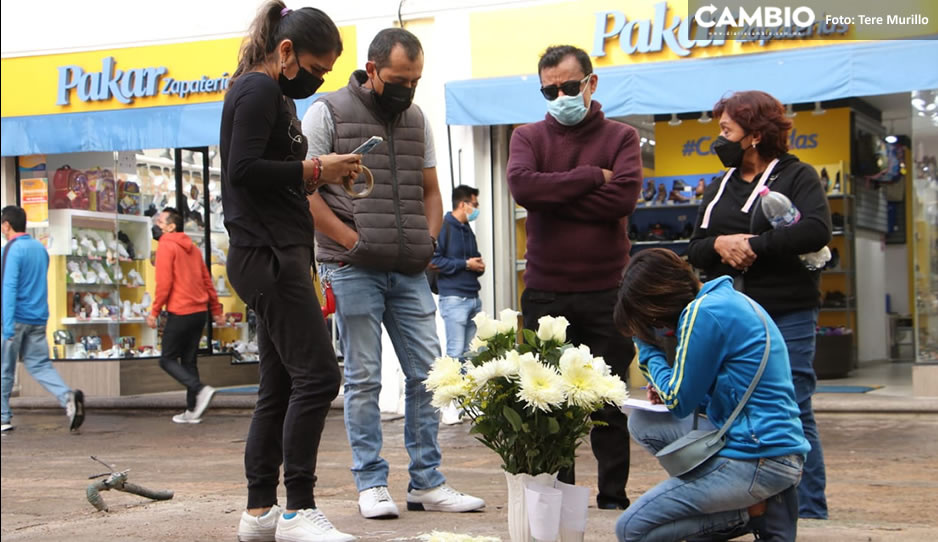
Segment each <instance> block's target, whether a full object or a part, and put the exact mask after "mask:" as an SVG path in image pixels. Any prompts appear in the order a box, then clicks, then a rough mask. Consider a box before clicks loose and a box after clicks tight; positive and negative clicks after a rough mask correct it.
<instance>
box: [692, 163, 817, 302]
mask: <svg viewBox="0 0 938 542" xmlns="http://www.w3.org/2000/svg"><path fill="white" fill-rule="evenodd" d="M761 176H762V172H759V174H758V175H756V177H755V178H754V179H753V181H752V182H751V183H749V182H746V181H744V180H742V178H741V177H740V174H739V170H738V169H737V170H736V171H734V172H733V174H732V175H731V176H730V178H729V181H728V182H727V183H726V188H725V189H724V190H723V194H722V196H720V199H719V200H718V201H717V203H716V205H714V207H713V210H712V212H711V215H710V224H709V227H707V228H702V227H701V223H702V221H703V218H704V215H705V212H706V209H707V207H708V206H709V205H710V202H711V201H713V199H714V198H716V196H717V193H718V191H719V189H720V184H721V181H722V177H721V178H720V180H719V181H715V182H713V183H711V184H710V186H708V187H707V189H706V191H705V192H704V198H703V201H702V202H701V204H700V211H699V212H698V213H697V224H696V227H695V228H694V235H693V236H692V237H691V242H690V246H689V247H688V251H687V256H688V259H689V260H690V263H691V264H692V265H694V266H695V267H697V268H699V269H701V270H702V271H703V272H704V273H705V274H706V275H707V278H708V279H714V278H717V277H719V276H721V275H731V276H733V277H736V276H738V275H740V272H739V271H737V270H735V269H733V268H732V267H730V266H729V265H727V264H724V263H722V262H721V259H720V255H719V254H717V252H716V250H714V248H713V243H714V240H716V238H717V237H718V236H720V235H731V234H735V233H752V234H755V235H756V237H753V238H752V239H750V240H749V244H750V246H751V247H752V250H753V251H754V252H755V253H756V256H757V257H756V261H755V262H753V264H752V266H751V267H750V268H749V270H748V271H746V273H745V274H744V275H743V285H744V291H745V293H746V294H747V295H749V296H750V297H752V298H753V299H755V300H756V301H757V302H759V304H761V305H762V306H763V307H765V309H766V310H767V311H769V312H770V313H773V314H779V313H784V312H789V311H794V310H800V309H810V308H815V307H817V306H818V305H819V303H820V291H819V289H818V282H819V278H820V272H819V271H809V270H808V269H807V268H806V267H805V266H804V264H802V263H801V260H799V259H798V255H799V254H804V253H807V252H814V251H816V250H820V249H821V248H822V247H824V246H825V245H827V244H828V243H829V242H830V240H831V213H830V207H829V206H828V202H827V196H826V195H825V193H824V190H823V189H822V187H821V182H820V178H819V177H818V175H817V172H816V171H815V170H814V168H813V167H812V166H810V165H808V164H805V163H802V162H801V161H799V160H798V158H797V157H796V156H794V155H792V154H784V155H782V156H781V157H779V163H778V164H777V165H776V166H775V169H774V170H773V171H772V174H771V175H770V177H769V179H768V181H767V183H766V185H767V186H768V187H769V188H770V189H771V190H773V191H775V192H781V193H782V194H785V195H786V196H788V198H789V199H790V200H791V201H792V203H793V204H794V205H795V207H797V208H798V210H799V211H801V220H800V221H799V222H798V223H797V224H794V225H793V226H790V227H788V228H779V229H772V227H771V225H769V222H768V220H767V219H766V218H765V215H764V214H763V213H762V207H761V204H760V200H759V199H758V198H757V199H756V200H755V203H754V204H753V205H752V207H751V209H750V210H749V212H748V213H744V212H742V211H741V209H742V208H743V206H744V205H745V203H746V200H747V199H748V198H749V195H750V194H751V193H752V190H753V189H754V188H755V186H756V184H757V182H758V180H759V178H760V177H761Z"/></svg>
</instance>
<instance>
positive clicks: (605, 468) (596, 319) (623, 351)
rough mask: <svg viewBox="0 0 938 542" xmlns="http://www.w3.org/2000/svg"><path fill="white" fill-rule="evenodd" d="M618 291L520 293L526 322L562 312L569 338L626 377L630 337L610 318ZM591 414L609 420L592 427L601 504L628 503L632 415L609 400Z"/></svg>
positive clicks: (570, 476) (570, 477)
mask: <svg viewBox="0 0 938 542" xmlns="http://www.w3.org/2000/svg"><path fill="white" fill-rule="evenodd" d="M616 298H617V291H616V290H615V289H612V290H603V291H599V292H579V293H560V292H545V291H542V290H534V289H531V288H527V289H525V290H524V293H522V294H521V311H522V312H523V313H524V327H526V328H528V329H533V330H536V329H537V321H538V319H539V318H540V317H541V316H547V315H550V316H563V317H565V318H566V319H567V320H568V321H569V322H570V327H569V328H567V341H568V342H570V343H572V344H576V345H579V344H585V345H587V346H589V348H590V351H591V352H592V353H593V355H594V356H602V357H603V358H604V359H605V360H606V363H607V364H608V365H609V367H610V368H611V369H612V372H613V373H614V374H616V375H618V376H619V377H620V378H622V380H623V381H625V380H626V379H627V378H628V369H629V364H630V363H631V362H632V357H633V356H634V355H635V346H634V345H633V344H632V341H631V339H629V338H626V337H624V336H623V335H622V334H621V333H619V331H618V330H617V329H616V327H615V324H614V323H613V321H612V313H613V309H614V308H615V304H616ZM592 418H593V420H595V421H602V422H605V423H607V424H608V425H605V426H602V427H600V426H597V427H594V428H593V430H592V432H591V433H590V445H591V446H592V448H593V455H594V456H595V457H596V462H597V463H598V469H599V473H598V474H599V494H598V495H597V496H596V502H597V503H598V504H599V505H600V506H612V505H617V506H620V507H622V508H625V507H628V505H629V499H628V497H626V495H625V484H626V482H628V480H629V442H630V439H629V427H628V419H627V418H626V417H625V414H623V413H622V411H620V410H619V409H618V408H616V407H613V406H606V407H604V408H603V409H601V410H598V411H596V412H595V413H594V414H593V416H592ZM557 478H558V479H559V480H560V481H562V482H566V483H568V484H572V483H574V481H575V475H574V468H573V467H571V468H570V469H569V470H566V471H562V472H560V473H559V474H558V476H557Z"/></svg>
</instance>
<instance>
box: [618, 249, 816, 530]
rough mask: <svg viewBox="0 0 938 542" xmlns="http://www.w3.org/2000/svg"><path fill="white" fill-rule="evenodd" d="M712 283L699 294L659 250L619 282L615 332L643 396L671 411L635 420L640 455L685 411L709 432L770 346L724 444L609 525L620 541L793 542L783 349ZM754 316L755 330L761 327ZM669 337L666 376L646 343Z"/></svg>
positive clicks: (658, 444)
mask: <svg viewBox="0 0 938 542" xmlns="http://www.w3.org/2000/svg"><path fill="white" fill-rule="evenodd" d="M758 310H759V311H760V312H761V313H762V317H761V318H760V315H759V314H757V313H756V307H754V306H753V305H752V304H750V301H749V299H748V298H747V297H746V296H745V295H744V294H742V293H740V292H738V291H736V290H734V289H733V280H732V278H730V277H728V276H722V277H719V278H717V279H714V280H712V281H710V282H707V283H706V284H701V283H700V281H698V280H697V277H696V276H695V274H694V272H693V270H692V269H691V267H690V265H688V264H687V263H686V262H684V261H683V260H681V258H680V257H678V256H677V255H676V254H675V253H674V252H672V251H670V250H666V249H651V250H645V251H642V252H641V253H639V254H638V255H637V256H635V257H634V258H633V259H632V261H631V263H630V265H629V266H628V268H626V271H625V274H624V276H623V280H622V285H621V287H620V290H619V299H618V303H617V305H616V309H615V321H616V325H617V327H618V328H619V329H620V331H622V332H623V333H624V334H626V335H631V336H633V340H634V341H635V343H636V346H637V347H638V356H639V369H640V370H641V372H642V374H643V375H644V376H645V378H646V380H647V381H648V390H649V391H648V396H649V399H650V400H651V401H652V402H653V403H663V404H664V405H665V406H666V407H667V408H668V410H669V411H670V412H649V411H638V410H637V411H635V413H634V414H633V415H632V416H630V417H629V432H630V434H631V435H632V438H633V439H634V440H635V441H636V442H638V443H639V444H641V445H642V446H643V447H645V448H646V449H647V450H648V451H650V452H651V453H657V452H658V450H660V449H662V448H664V447H665V446H667V445H668V444H669V443H671V442H673V441H675V440H677V439H678V438H680V437H681V436H682V435H684V434H685V433H687V432H688V431H689V430H690V429H691V426H692V422H693V416H694V413H695V410H697V409H698V408H699V409H700V412H701V413H705V415H706V419H699V420H698V422H699V429H713V428H720V427H722V425H723V424H724V422H725V421H726V420H727V418H728V417H729V415H730V413H731V412H732V411H733V409H735V408H736V406H737V404H739V401H740V399H741V398H742V396H743V395H744V394H745V392H746V389H747V388H748V387H749V385H750V383H751V382H752V380H753V377H754V376H755V374H756V371H757V369H758V368H759V365H760V363H761V361H762V357H763V354H764V353H765V349H766V338H767V337H766V329H768V333H770V334H771V340H770V341H769V342H770V344H771V347H770V350H769V356H768V360H767V362H766V367H765V372H764V373H763V375H762V377H761V378H760V379H759V381H758V384H757V386H756V388H755V391H754V392H753V394H752V396H751V397H750V398H749V400H748V401H747V402H746V404H745V407H744V409H743V410H742V412H741V414H740V415H739V416H738V417H737V418H736V419H735V420H734V422H733V425H732V427H731V428H730V429H729V431H727V433H726V444H725V446H724V447H723V448H722V449H721V450H720V451H719V452H718V453H717V454H716V455H714V456H713V457H711V458H710V459H708V460H707V461H706V462H704V463H702V464H701V465H700V466H698V467H697V468H695V469H693V470H691V471H690V472H687V473H685V474H683V475H681V476H679V477H672V478H669V479H668V480H665V481H664V482H662V483H660V484H658V485H657V486H655V487H654V488H652V489H651V490H649V491H648V492H646V493H645V494H644V495H642V497H641V498H640V499H638V501H636V502H634V503H632V505H631V506H630V507H629V508H628V509H627V510H626V511H625V512H623V514H622V516H621V517H619V520H618V521H617V523H616V536H617V537H618V539H619V540H620V541H629V542H632V541H639V540H642V541H647V540H656V541H666V540H675V541H678V540H685V539H690V540H697V539H700V540H714V539H720V540H722V539H727V538H731V537H734V536H739V535H740V534H743V533H745V532H751V531H753V530H756V531H758V532H759V533H760V535H761V536H762V537H763V538H767V537H766V532H767V531H773V530H776V532H772V536H770V537H768V538H770V539H772V540H794V539H795V531H796V525H797V520H798V512H797V509H798V508H797V494H796V492H795V489H794V488H795V486H796V485H797V484H798V481H799V480H800V478H801V470H802V466H803V465H804V459H805V455H806V454H807V453H808V450H809V445H808V441H807V440H806V439H805V437H804V432H803V430H802V427H801V420H800V419H799V409H798V404H797V402H796V401H795V390H794V385H793V384H792V376H791V368H790V367H789V361H788V350H787V349H786V346H785V341H784V339H783V338H782V335H781V333H780V332H779V330H778V327H777V326H776V325H775V324H774V323H773V322H772V319H771V318H769V317H768V315H767V313H766V312H765V311H764V309H762V308H761V307H759V308H758ZM763 318H764V319H765V321H763ZM661 329H671V330H674V332H675V334H676V335H677V337H678V343H677V349H676V350H675V360H674V363H673V367H672V366H669V364H668V362H667V359H666V356H665V352H664V350H663V349H662V347H661V346H659V342H658V340H657V338H656V336H657V334H658V333H657V331H658V330H661Z"/></svg>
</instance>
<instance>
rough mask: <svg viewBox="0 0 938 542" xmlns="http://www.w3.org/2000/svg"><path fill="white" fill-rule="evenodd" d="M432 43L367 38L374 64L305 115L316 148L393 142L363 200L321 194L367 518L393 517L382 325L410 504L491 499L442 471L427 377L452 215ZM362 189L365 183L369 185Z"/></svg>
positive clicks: (314, 199)
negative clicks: (434, 120)
mask: <svg viewBox="0 0 938 542" xmlns="http://www.w3.org/2000/svg"><path fill="white" fill-rule="evenodd" d="M422 72H423V48H422V47H421V45H420V41H419V40H418V39H417V37H416V36H414V35H413V34H411V33H410V32H408V31H406V30H403V29H399V28H389V29H386V30H382V31H381V32H379V33H378V35H377V36H375V38H374V40H373V41H372V42H371V46H370V47H369V48H368V62H367V64H366V65H365V70H364V71H363V70H358V71H356V72H354V73H353V74H352V77H351V78H350V79H349V84H348V86H347V87H345V88H343V89H340V90H338V91H336V92H334V93H332V94H329V95H328V96H325V97H324V98H322V99H321V100H319V101H317V102H316V103H314V104H313V105H312V106H311V107H310V108H309V110H308V111H307V113H306V115H305V116H304V117H303V132H304V133H305V134H306V136H307V138H308V140H309V153H310V154H309V156H319V155H322V154H328V153H331V152H336V153H348V152H351V151H353V150H354V149H355V148H356V147H358V146H359V145H360V144H361V143H362V142H364V141H365V140H367V139H368V138H370V137H372V136H380V137H382V138H384V142H383V143H381V144H380V145H378V146H377V147H375V149H374V150H372V151H371V152H369V153H368V154H365V155H364V156H363V157H362V162H363V164H364V165H366V166H367V167H368V168H369V169H370V170H371V172H372V173H373V174H374V181H375V187H374V191H373V192H372V193H371V195H370V196H368V197H367V198H362V199H352V198H350V197H349V196H348V195H346V193H345V191H344V190H342V188H341V187H339V189H338V190H336V189H334V188H333V187H331V186H324V187H322V188H321V189H320V190H319V192H318V193H316V194H314V195H312V196H310V204H309V207H310V212H311V213H312V214H313V218H314V221H315V225H316V242H317V244H318V247H319V248H318V251H317V259H318V260H319V262H320V263H321V264H322V270H321V275H322V277H323V278H324V280H325V281H326V282H328V283H331V285H332V289H333V292H334V293H335V297H336V316H337V319H338V325H339V335H340V337H341V344H342V352H343V354H344V356H345V427H346V430H347V431H348V438H349V443H350V444H351V446H352V455H353V462H354V464H353V466H352V473H353V474H354V476H355V484H356V486H357V487H358V491H359V498H358V506H359V509H360V510H361V514H362V516H364V517H366V518H394V517H397V516H398V515H399V512H398V509H397V506H396V505H395V504H394V500H393V499H392V498H391V496H390V494H389V492H388V488H387V485H388V463H387V461H385V460H384V459H383V458H382V457H381V442H382V440H381V439H382V437H381V412H380V410H379V407H378V394H379V392H380V390H381V325H382V324H384V327H385V328H387V330H388V334H389V335H390V338H391V342H392V344H393V345H394V351H395V352H396V353H397V357H398V359H399V361H400V364H401V368H402V370H403V371H404V376H405V379H406V381H405V409H406V411H405V417H404V444H405V445H406V447H407V452H408V454H409V455H410V467H409V472H410V484H409V485H408V489H407V509H408V510H436V511H443V512H468V511H472V510H479V509H481V508H483V507H484V506H485V502H484V501H483V500H482V499H479V498H476V497H472V496H470V495H465V494H462V493H459V492H458V491H455V490H454V489H452V488H450V487H449V486H448V485H446V484H445V482H446V479H445V478H444V477H443V475H442V474H441V473H440V471H439V470H438V468H439V466H440V460H441V454H440V446H439V444H438V442H437V431H438V428H439V413H438V412H437V411H436V409H434V407H433V406H432V405H431V404H430V399H431V394H430V393H429V392H428V391H427V390H426V388H425V387H424V385H423V380H425V379H426V378H427V372H428V371H429V368H430V365H431V364H432V362H433V360H434V358H436V357H437V356H439V355H440V343H439V339H438V337H437V333H436V305H435V303H434V301H433V296H432V294H431V293H430V287H429V284H428V283H427V279H426V275H425V274H424V271H425V269H426V267H427V265H428V264H429V262H430V259H431V257H432V256H433V250H434V246H435V245H436V239H435V237H436V235H437V234H438V233H439V231H440V226H441V224H442V220H443V201H442V197H441V196H440V188H439V185H438V183H437V174H436V156H435V153H434V150H433V139H432V137H431V133H430V127H429V123H427V122H426V119H424V116H423V112H421V110H420V108H419V107H417V106H415V105H412V104H411V102H412V101H413V97H414V92H415V90H416V87H417V82H418V81H419V80H420V76H421V73H422ZM359 189H360V187H359Z"/></svg>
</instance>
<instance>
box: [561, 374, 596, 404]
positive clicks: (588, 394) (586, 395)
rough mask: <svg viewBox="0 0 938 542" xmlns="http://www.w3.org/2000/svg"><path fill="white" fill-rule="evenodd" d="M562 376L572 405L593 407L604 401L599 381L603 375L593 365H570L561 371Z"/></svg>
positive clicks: (568, 399) (564, 387)
mask: <svg viewBox="0 0 938 542" xmlns="http://www.w3.org/2000/svg"><path fill="white" fill-rule="evenodd" d="M560 378H561V379H562V380H563V390H564V393H565V394H566V396H567V402H568V403H570V404H571V405H573V406H578V407H587V408H592V407H594V406H596V405H597V404H599V403H601V402H602V396H601V395H600V393H599V392H600V390H599V382H598V381H599V380H600V379H601V378H602V377H601V376H600V375H599V374H597V373H596V371H594V370H593V368H592V367H589V366H586V365H570V366H569V367H567V368H566V369H564V370H563V372H561V374H560Z"/></svg>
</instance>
